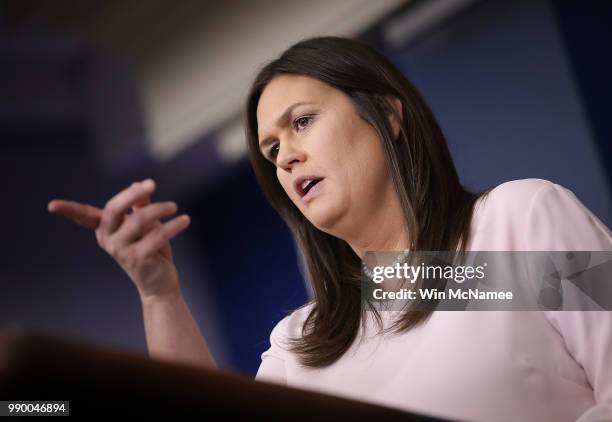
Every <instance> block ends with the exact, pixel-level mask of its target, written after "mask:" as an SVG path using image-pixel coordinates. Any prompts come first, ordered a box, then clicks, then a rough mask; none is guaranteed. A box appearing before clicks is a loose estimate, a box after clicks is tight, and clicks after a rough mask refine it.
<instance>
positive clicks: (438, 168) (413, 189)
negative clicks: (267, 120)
mask: <svg viewBox="0 0 612 422" xmlns="http://www.w3.org/2000/svg"><path fill="white" fill-rule="evenodd" d="M282 74H295V75H306V76H310V77H313V78H316V79H318V80H320V81H322V82H324V83H326V84H328V85H330V86H332V87H333V88H336V89H338V90H340V91H342V92H344V93H345V94H346V95H348V97H349V98H350V99H351V101H352V103H353V104H354V106H355V108H356V110H357V112H358V113H359V115H360V117H361V118H362V119H364V120H365V121H366V122H368V123H369V124H370V125H372V126H373V127H374V129H375V130H376V131H377V132H378V135H379V137H380V140H381V142H382V146H383V149H384V156H385V161H386V164H387V167H388V170H389V174H390V175H391V178H392V182H393V185H394V187H395V191H396V192H397V195H398V197H399V200H400V204H401V207H402V210H403V215H404V221H405V224H406V227H407V229H408V233H409V234H410V238H411V240H412V241H413V250H416V251H456V250H459V251H465V247H466V245H467V243H468V240H469V239H468V236H469V232H470V222H471V219H472V213H473V209H474V204H475V202H476V200H477V199H478V198H479V197H480V196H482V195H485V194H486V193H488V191H490V189H491V188H489V189H487V190H484V191H482V192H479V193H473V192H470V191H468V190H466V189H465V188H464V187H463V186H462V185H461V184H460V182H459V177H458V175H457V171H456V169H455V165H454V163H453V160H452V158H451V155H450V152H449V150H448V146H447V144H446V140H445V138H444V135H443V133H442V130H441V129H440V127H439V126H438V123H437V122H436V119H435V118H434V116H433V114H432V112H431V110H430V109H429V107H428V106H427V104H426V103H425V101H424V100H423V98H422V97H421V95H420V94H419V93H418V92H417V90H416V89H415V87H414V86H413V85H412V84H411V83H410V82H409V81H408V80H407V79H406V77H405V76H404V75H403V74H402V73H401V72H400V71H399V70H398V69H397V68H396V67H395V66H394V65H393V64H391V62H389V61H388V60H387V59H386V58H385V57H384V56H383V55H382V54H380V53H379V52H377V51H376V50H375V49H373V48H371V47H370V46H368V45H367V44H365V43H363V42H361V41H357V40H353V39H348V38H341V37H314V38H309V39H305V40H303V41H300V42H298V43H296V44H294V45H293V46H291V47H290V48H288V49H287V50H286V51H285V52H283V53H282V54H281V55H280V57H278V58H277V59H275V60H273V61H272V62H270V63H268V64H267V65H266V66H265V67H263V68H262V69H261V70H260V72H259V73H258V75H257V76H256V78H255V80H254V82H253V84H252V87H251V90H250V92H249V95H248V97H247V103H246V125H245V126H246V138H247V144H248V151H249V158H250V160H251V164H252V166H253V169H254V172H255V175H256V177H257V181H258V183H259V185H260V187H261V189H262V190H263V192H264V194H265V196H266V197H267V199H268V200H269V201H270V204H271V205H272V207H273V208H274V209H275V210H276V211H277V212H278V213H279V215H280V216H281V218H282V219H283V220H284V221H285V222H286V224H287V225H288V226H289V228H290V229H291V231H292V232H293V234H294V236H295V238H296V239H297V243H298V246H299V248H300V250H301V252H302V254H303V256H304V262H305V264H306V269H307V272H308V276H309V278H310V281H311V283H312V290H313V293H314V299H313V301H312V302H309V303H307V304H304V305H302V306H301V307H300V308H302V307H304V306H307V305H310V304H312V305H313V307H312V309H311V311H310V313H309V315H308V316H307V318H306V320H305V321H304V325H303V327H302V336H301V337H299V338H295V339H289V340H290V341H289V343H290V344H291V348H290V350H291V351H292V352H294V353H296V354H297V355H298V358H299V361H300V363H301V364H302V365H304V366H307V367H312V368H317V367H324V366H327V365H329V364H331V363H333V362H335V361H336V360H337V359H338V358H340V357H341V356H342V355H343V354H344V353H345V352H346V350H347V349H348V348H349V347H350V346H351V344H352V343H353V341H354V340H355V338H356V337H357V334H358V331H359V325H360V323H363V321H364V318H363V317H364V312H365V310H364V307H363V306H362V305H363V304H362V303H361V287H360V286H361V284H360V283H361V259H360V258H359V257H358V256H357V254H355V252H354V251H353V250H352V248H351V247H350V246H349V245H348V244H347V242H345V241H344V240H342V239H339V238H337V237H334V236H332V235H330V234H328V233H325V232H323V231H321V230H319V229H317V228H316V227H315V226H314V225H313V224H312V223H311V222H310V221H308V220H307V219H306V218H305V217H304V215H303V214H302V213H301V212H300V210H299V209H298V208H297V207H296V206H295V204H294V203H293V202H292V201H291V199H290V198H289V197H288V195H287V194H286V192H285V191H284V190H283V188H282V186H281V185H280V183H279V181H278V179H277V177H276V167H275V166H274V164H272V163H271V162H269V161H268V160H266V159H265V158H264V157H263V155H262V154H261V152H260V151H259V144H258V143H259V141H258V131H257V105H258V103H259V99H260V96H261V94H262V92H263V90H264V88H265V87H266V85H267V84H268V83H269V82H270V81H271V80H272V79H273V78H274V77H275V76H277V75H282ZM387 95H391V96H394V97H396V98H398V99H399V100H400V101H401V104H402V116H401V127H400V134H399V137H398V138H397V139H394V136H393V132H392V128H391V124H390V122H389V119H388V113H389V112H394V113H395V110H393V109H392V108H391V109H390V108H389V107H388V103H387V102H386V101H385V100H384V97H385V96H387ZM395 115H396V117H397V118H398V119H399V118H400V116H399V115H397V113H395ZM300 308H298V309H300ZM421 309H423V308H421ZM428 309H429V308H428ZM432 312H433V307H432V308H431V309H429V310H419V311H416V310H414V311H407V312H406V313H405V314H404V315H403V316H402V318H401V319H399V320H398V321H397V322H398V323H397V324H396V325H394V326H393V328H394V329H395V332H402V331H404V330H409V329H411V328H412V327H415V326H416V325H418V324H419V323H422V322H424V321H425V320H426V319H427V318H428V317H429V316H430V315H431V313H432ZM376 318H377V319H378V322H379V324H380V322H381V319H380V315H379V314H377V313H376Z"/></svg>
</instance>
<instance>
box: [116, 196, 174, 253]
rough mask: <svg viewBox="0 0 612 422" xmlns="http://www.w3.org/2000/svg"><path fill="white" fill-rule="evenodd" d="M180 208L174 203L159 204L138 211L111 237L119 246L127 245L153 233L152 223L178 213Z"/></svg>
mask: <svg viewBox="0 0 612 422" xmlns="http://www.w3.org/2000/svg"><path fill="white" fill-rule="evenodd" d="M177 209H178V207H177V205H176V203H174V202H171V201H169V202H157V203H155V204H150V205H147V206H145V207H143V208H140V209H137V210H136V211H134V212H133V213H132V214H130V215H129V216H128V217H127V218H126V220H125V222H124V223H123V224H122V225H121V227H120V228H119V230H117V231H116V232H115V233H114V234H113V235H112V236H111V237H112V238H113V239H114V241H115V242H116V243H117V244H118V245H127V244H129V243H132V242H134V241H135V240H137V239H139V238H141V237H143V236H145V235H146V234H147V233H148V232H150V231H151V229H152V228H153V227H152V223H154V222H158V223H159V224H160V225H161V224H162V223H161V222H160V221H159V219H160V218H162V217H167V216H170V215H173V214H175V213H176V211H177Z"/></svg>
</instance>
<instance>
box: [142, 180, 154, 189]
mask: <svg viewBox="0 0 612 422" xmlns="http://www.w3.org/2000/svg"><path fill="white" fill-rule="evenodd" d="M142 186H144V188H145V189H151V188H152V187H153V186H155V182H154V181H153V179H146V180H143V182H142Z"/></svg>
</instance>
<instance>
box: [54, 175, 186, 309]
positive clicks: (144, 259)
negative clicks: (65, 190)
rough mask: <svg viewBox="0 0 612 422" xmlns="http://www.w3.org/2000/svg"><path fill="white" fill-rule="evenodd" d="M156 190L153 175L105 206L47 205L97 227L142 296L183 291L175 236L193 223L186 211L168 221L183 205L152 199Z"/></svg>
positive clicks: (98, 234) (102, 241) (105, 245)
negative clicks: (172, 244)
mask: <svg viewBox="0 0 612 422" xmlns="http://www.w3.org/2000/svg"><path fill="white" fill-rule="evenodd" d="M154 190H155V182H153V180H151V179H147V180H145V181H143V182H134V183H132V185H131V186H129V187H128V188H126V189H124V190H123V191H121V192H119V193H118V194H117V195H115V196H114V197H112V198H111V199H110V200H109V201H108V202H107V203H106V204H105V206H104V208H102V209H100V208H97V207H94V206H92V205H87V204H82V203H79V202H75V201H69V200H63V199H54V200H52V201H50V202H49V204H48V206H47V208H48V210H49V212H50V213H52V214H56V215H61V216H63V217H66V218H68V219H70V220H72V221H74V222H75V223H77V224H79V225H81V226H83V227H85V228H88V229H90V230H94V231H95V235H96V239H97V241H98V245H99V246H100V247H101V248H102V249H104V250H105V251H106V252H107V253H108V254H109V255H111V256H112V257H113V258H114V259H115V261H117V263H118V264H119V265H120V266H121V268H123V270H124V271H125V272H126V273H127V274H128V276H129V277H130V279H131V280H132V281H133V282H134V284H135V285H136V288H137V289H138V292H139V294H140V295H141V297H142V298H148V297H153V296H162V295H165V294H173V293H176V292H178V291H179V281H178V274H177V270H176V267H175V265H174V262H173V258H172V249H171V247H170V239H172V238H173V237H175V236H177V235H178V234H179V233H180V232H182V231H183V230H184V229H186V228H187V226H188V225H189V223H190V219H189V216H187V215H186V214H183V215H180V216H178V217H175V218H173V219H171V220H169V221H166V222H164V223H162V222H161V221H160V219H161V218H163V217H168V216H171V215H173V214H175V213H176V212H177V205H176V203H174V202H158V203H151V201H150V197H151V194H152V193H153V192H154ZM130 211H131V212H130Z"/></svg>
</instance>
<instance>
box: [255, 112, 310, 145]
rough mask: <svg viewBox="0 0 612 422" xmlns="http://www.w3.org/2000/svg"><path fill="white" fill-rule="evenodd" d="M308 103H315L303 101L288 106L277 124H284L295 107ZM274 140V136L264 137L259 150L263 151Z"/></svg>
mask: <svg viewBox="0 0 612 422" xmlns="http://www.w3.org/2000/svg"><path fill="white" fill-rule="evenodd" d="M307 104H313V103H311V102H306V101H303V102H299V103H295V104H292V105H290V106H289V107H287V109H286V110H285V111H284V112H283V114H281V116H280V117H279V118H278V119H276V126H278V127H280V126H282V125H283V124H285V122H286V121H287V120H288V119H289V116H290V115H291V112H292V111H293V109H294V108H296V107H298V106H301V105H307ZM272 142H274V137H272V136H268V137H267V138H266V139H264V140H263V141H261V142H260V143H259V150H260V151H262V152H263V149H264V147H267V146H268V145H270V144H271V143H272Z"/></svg>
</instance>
